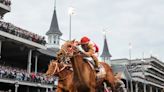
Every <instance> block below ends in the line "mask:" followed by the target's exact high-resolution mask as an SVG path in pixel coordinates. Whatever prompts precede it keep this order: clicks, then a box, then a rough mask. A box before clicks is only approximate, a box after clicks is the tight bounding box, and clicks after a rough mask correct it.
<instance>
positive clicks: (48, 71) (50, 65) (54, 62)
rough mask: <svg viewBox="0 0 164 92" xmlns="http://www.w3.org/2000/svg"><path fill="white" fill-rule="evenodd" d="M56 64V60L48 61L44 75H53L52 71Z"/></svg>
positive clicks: (53, 71)
mask: <svg viewBox="0 0 164 92" xmlns="http://www.w3.org/2000/svg"><path fill="white" fill-rule="evenodd" d="M57 64H58V62H57V61H54V60H52V61H51V62H50V64H49V66H48V70H47V72H46V75H47V76H49V77H50V76H53V75H54V73H55V69H56V67H57Z"/></svg>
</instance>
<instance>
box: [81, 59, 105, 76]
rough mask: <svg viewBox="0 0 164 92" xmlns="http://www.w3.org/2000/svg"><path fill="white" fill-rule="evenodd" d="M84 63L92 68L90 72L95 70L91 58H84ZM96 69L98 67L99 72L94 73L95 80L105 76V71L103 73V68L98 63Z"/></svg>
mask: <svg viewBox="0 0 164 92" xmlns="http://www.w3.org/2000/svg"><path fill="white" fill-rule="evenodd" d="M84 62H86V63H88V64H89V65H90V67H91V68H92V70H94V69H95V68H94V66H95V63H94V60H93V59H92V58H91V57H84ZM98 67H99V72H96V77H97V79H100V78H104V77H105V75H106V71H105V68H104V66H103V65H102V64H101V63H99V66H98Z"/></svg>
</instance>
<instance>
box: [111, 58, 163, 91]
mask: <svg viewBox="0 0 164 92" xmlns="http://www.w3.org/2000/svg"><path fill="white" fill-rule="evenodd" d="M129 62H131V65H130V63H129ZM111 64H112V67H113V70H114V71H115V72H122V78H123V80H125V81H124V82H125V84H126V87H127V89H129V90H130V92H162V90H163V89H164V77H163V76H164V63H163V62H162V61H160V60H159V59H157V58H155V57H153V56H151V57H150V58H144V59H133V60H129V59H115V60H111ZM131 79H132V87H131V85H130V80H131Z"/></svg>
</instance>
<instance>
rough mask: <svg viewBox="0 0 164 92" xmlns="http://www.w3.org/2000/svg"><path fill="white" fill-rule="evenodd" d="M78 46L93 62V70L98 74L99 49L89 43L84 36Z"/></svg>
mask: <svg viewBox="0 0 164 92" xmlns="http://www.w3.org/2000/svg"><path fill="white" fill-rule="evenodd" d="M80 45H81V48H82V49H83V50H84V51H83V53H84V54H85V55H86V56H88V57H92V59H93V60H94V62H95V70H96V71H97V72H98V71H99V67H98V65H99V62H98V58H97V57H98V51H99V48H98V46H97V45H96V44H95V43H93V42H91V41H90V39H89V38H88V37H86V36H84V37H82V38H81V40H80Z"/></svg>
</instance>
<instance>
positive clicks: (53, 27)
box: [46, 9, 62, 36]
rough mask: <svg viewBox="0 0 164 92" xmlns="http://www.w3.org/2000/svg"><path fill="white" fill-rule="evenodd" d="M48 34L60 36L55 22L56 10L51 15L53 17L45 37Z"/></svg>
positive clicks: (56, 21)
mask: <svg viewBox="0 0 164 92" xmlns="http://www.w3.org/2000/svg"><path fill="white" fill-rule="evenodd" d="M49 34H58V35H60V36H61V35H62V33H61V31H60V30H59V26H58V20H57V16H56V10H55V9H54V14H53V17H52V21H51V25H50V29H49V30H48V32H47V33H46V35H49Z"/></svg>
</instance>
